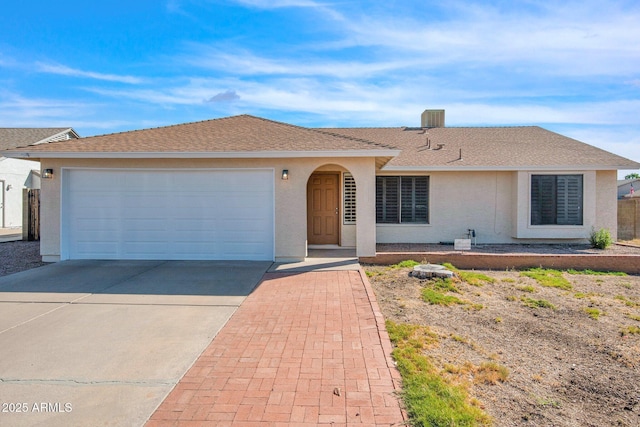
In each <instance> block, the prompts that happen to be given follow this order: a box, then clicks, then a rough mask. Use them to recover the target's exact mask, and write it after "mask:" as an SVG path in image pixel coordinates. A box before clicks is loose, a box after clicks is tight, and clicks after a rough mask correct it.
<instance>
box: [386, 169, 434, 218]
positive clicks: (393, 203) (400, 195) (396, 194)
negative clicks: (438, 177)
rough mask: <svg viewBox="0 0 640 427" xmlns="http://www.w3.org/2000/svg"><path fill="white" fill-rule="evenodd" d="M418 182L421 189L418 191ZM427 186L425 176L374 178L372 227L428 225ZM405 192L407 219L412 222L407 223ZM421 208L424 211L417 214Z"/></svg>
mask: <svg viewBox="0 0 640 427" xmlns="http://www.w3.org/2000/svg"><path fill="white" fill-rule="evenodd" d="M419 181H422V182H424V187H422V188H418V186H419V185H421V184H420V183H419ZM381 185H382V187H380V186H381ZM430 186H431V179H430V176H429V175H377V176H376V225H429V224H430V222H431V209H430V207H431V203H430V196H431V188H430ZM393 187H395V188H393ZM407 193H411V195H410V197H411V201H410V209H411V215H410V217H411V218H412V219H413V220H409V221H407V218H409V215H407V214H406V209H407V206H408V202H407V200H406V197H407ZM381 198H382V200H381ZM389 199H390V201H388V200H389ZM421 205H424V206H421ZM421 209H424V212H419V210H421ZM381 218H382V220H381ZM385 218H388V219H385Z"/></svg>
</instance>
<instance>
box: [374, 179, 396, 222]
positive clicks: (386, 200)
mask: <svg viewBox="0 0 640 427" xmlns="http://www.w3.org/2000/svg"><path fill="white" fill-rule="evenodd" d="M399 184H400V178H399V177H397V176H378V177H376V222H378V223H391V224H394V223H397V222H398V220H399V217H398V210H399V204H398V202H399V191H398V187H399Z"/></svg>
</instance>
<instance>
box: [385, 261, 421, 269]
mask: <svg viewBox="0 0 640 427" xmlns="http://www.w3.org/2000/svg"><path fill="white" fill-rule="evenodd" d="M416 265H420V263H419V262H417V261H414V260H412V259H408V260H405V261H400V262H399V263H397V264H393V265H392V266H390V267H391V268H413V267H415V266H416Z"/></svg>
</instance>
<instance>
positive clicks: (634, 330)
mask: <svg viewBox="0 0 640 427" xmlns="http://www.w3.org/2000/svg"><path fill="white" fill-rule="evenodd" d="M637 334H640V327H639V326H627V327H626V328H623V329H622V330H621V331H620V335H622V336H625V335H637Z"/></svg>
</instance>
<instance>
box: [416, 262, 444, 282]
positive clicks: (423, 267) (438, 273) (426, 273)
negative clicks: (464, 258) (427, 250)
mask: <svg viewBox="0 0 640 427" xmlns="http://www.w3.org/2000/svg"><path fill="white" fill-rule="evenodd" d="M410 274H411V276H412V277H417V278H419V279H431V278H432V277H440V278H450V277H453V271H450V270H447V268H446V267H444V266H442V265H440V264H420V265H416V266H415V267H413V271H412V272H411V273H410Z"/></svg>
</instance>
